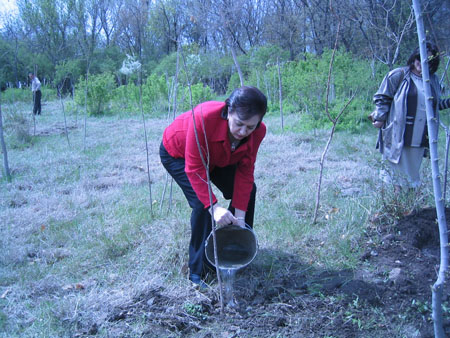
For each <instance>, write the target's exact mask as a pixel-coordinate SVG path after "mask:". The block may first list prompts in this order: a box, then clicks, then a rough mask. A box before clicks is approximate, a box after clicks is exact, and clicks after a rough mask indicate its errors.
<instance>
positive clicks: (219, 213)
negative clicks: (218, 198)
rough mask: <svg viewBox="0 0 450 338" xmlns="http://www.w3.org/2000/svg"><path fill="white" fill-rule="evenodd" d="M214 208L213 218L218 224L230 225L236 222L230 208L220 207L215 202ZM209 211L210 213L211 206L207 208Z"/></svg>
mask: <svg viewBox="0 0 450 338" xmlns="http://www.w3.org/2000/svg"><path fill="white" fill-rule="evenodd" d="M213 208H214V220H215V221H216V223H217V224H218V225H230V224H235V223H236V222H237V219H236V217H234V215H233V214H232V213H231V211H230V210H228V209H226V208H222V207H221V206H219V205H217V204H215V205H214V206H213ZM209 212H210V213H211V208H209Z"/></svg>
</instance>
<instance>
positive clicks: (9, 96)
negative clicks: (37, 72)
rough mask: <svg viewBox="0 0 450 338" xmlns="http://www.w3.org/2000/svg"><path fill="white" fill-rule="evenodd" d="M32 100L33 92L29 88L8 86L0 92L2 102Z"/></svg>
mask: <svg viewBox="0 0 450 338" xmlns="http://www.w3.org/2000/svg"><path fill="white" fill-rule="evenodd" d="M19 101H20V102H32V101H33V94H32V93H31V90H30V89H29V88H20V89H19V88H8V89H6V90H5V91H4V92H2V102H3V103H14V102H19Z"/></svg>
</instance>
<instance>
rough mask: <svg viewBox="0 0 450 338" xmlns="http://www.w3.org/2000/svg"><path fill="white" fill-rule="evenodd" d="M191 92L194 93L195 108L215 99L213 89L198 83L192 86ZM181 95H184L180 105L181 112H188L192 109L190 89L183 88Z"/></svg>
mask: <svg viewBox="0 0 450 338" xmlns="http://www.w3.org/2000/svg"><path fill="white" fill-rule="evenodd" d="M191 91H192V105H193V106H194V107H195V106H196V105H198V104H200V103H202V102H205V101H210V100H212V99H213V98H214V97H215V95H214V93H213V92H212V90H211V88H209V86H204V85H203V84H202V83H196V84H194V85H192V86H191ZM179 95H182V97H181V100H180V105H179V107H180V110H182V111H187V110H190V109H192V107H191V102H190V93H189V87H185V88H183V90H180V93H179Z"/></svg>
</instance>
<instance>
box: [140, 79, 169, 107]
mask: <svg viewBox="0 0 450 338" xmlns="http://www.w3.org/2000/svg"><path fill="white" fill-rule="evenodd" d="M167 94H168V88H167V81H166V78H165V76H164V75H161V76H158V75H156V74H151V75H150V76H149V77H147V80H146V81H145V83H144V85H143V86H142V105H143V109H144V112H146V113H156V112H163V111H166V110H167V104H168V98H167V97H168V95H167ZM138 100H139V99H138Z"/></svg>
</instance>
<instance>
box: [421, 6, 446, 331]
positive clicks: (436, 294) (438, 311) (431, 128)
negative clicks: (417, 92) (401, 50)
mask: <svg viewBox="0 0 450 338" xmlns="http://www.w3.org/2000/svg"><path fill="white" fill-rule="evenodd" d="M413 8H414V13H415V16H416V26H417V35H418V38H419V48H420V59H421V64H422V81H423V85H424V91H425V108H426V112H427V123H428V135H429V143H430V144H429V146H430V156H431V173H432V178H433V190H434V202H435V204H436V213H437V219H438V225H439V239H440V253H441V261H440V265H439V273H438V277H437V280H436V282H435V283H434V285H433V287H432V288H431V290H432V318H433V324H434V335H435V337H438V338H441V337H442V338H443V337H445V332H444V327H443V316H442V296H443V286H444V283H445V273H446V271H447V268H448V234H447V223H446V219H445V207H444V201H443V199H442V192H441V184H440V178H439V177H440V176H439V165H438V145H437V143H438V119H437V116H434V113H433V96H432V92H431V86H430V74H429V68H428V51H427V46H426V38H425V29H424V25H423V17H422V10H421V4H420V0H413ZM438 99H439V98H438ZM437 113H438V112H436V114H437Z"/></svg>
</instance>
